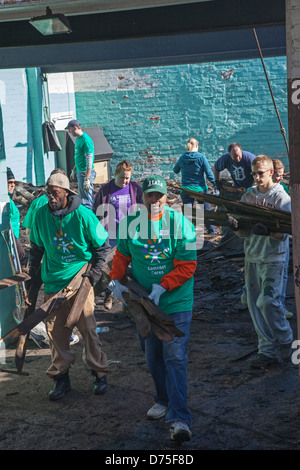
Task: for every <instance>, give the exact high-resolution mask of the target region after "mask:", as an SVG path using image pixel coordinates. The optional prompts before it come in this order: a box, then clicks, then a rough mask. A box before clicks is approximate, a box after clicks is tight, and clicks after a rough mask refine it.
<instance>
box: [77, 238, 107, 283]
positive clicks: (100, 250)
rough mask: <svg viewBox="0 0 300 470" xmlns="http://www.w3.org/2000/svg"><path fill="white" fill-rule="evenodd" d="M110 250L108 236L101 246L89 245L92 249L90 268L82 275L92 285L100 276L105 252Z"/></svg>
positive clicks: (105, 255)
mask: <svg viewBox="0 0 300 470" xmlns="http://www.w3.org/2000/svg"><path fill="white" fill-rule="evenodd" d="M109 250H110V245H109V241H108V238H107V240H106V241H105V243H104V244H103V245H102V246H98V247H93V246H92V247H91V251H92V254H93V256H92V268H91V269H90V270H89V271H87V272H86V273H84V274H82V277H85V276H86V277H88V278H89V280H90V282H91V284H92V286H94V285H95V284H96V283H97V282H98V281H99V280H100V278H101V276H102V267H103V265H104V263H105V260H106V257H107V254H108V252H109Z"/></svg>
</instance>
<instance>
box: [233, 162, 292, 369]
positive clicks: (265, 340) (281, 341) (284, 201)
mask: <svg viewBox="0 0 300 470" xmlns="http://www.w3.org/2000/svg"><path fill="white" fill-rule="evenodd" d="M273 173H274V169H273V163H272V159H271V158H270V157H268V156H266V155H259V156H258V157H256V158H255V159H254V160H253V162H252V175H253V178H254V181H255V185H254V186H253V187H252V188H251V189H250V190H249V191H247V192H246V193H245V194H244V195H243V196H242V199H241V200H242V201H243V202H247V203H250V204H256V205H259V206H266V207H272V208H275V209H281V210H284V211H289V212H290V211H291V199H290V196H289V195H288V194H287V193H286V192H285V190H284V188H283V187H282V186H281V185H280V184H279V183H274V181H273ZM228 222H229V226H230V228H231V229H232V230H234V231H236V233H237V234H238V235H239V236H241V237H245V240H244V250H245V281H246V286H247V305H248V309H249V312H250V315H251V318H252V321H253V325H254V328H255V331H256V333H257V336H258V354H257V356H256V358H255V359H253V360H252V361H250V366H251V367H252V368H263V367H265V366H269V365H272V364H275V363H277V344H278V345H279V350H280V356H281V359H282V360H283V361H284V362H289V361H290V359H291V356H292V352H293V351H292V347H291V346H292V341H293V332H292V329H291V327H290V325H289V322H288V321H287V319H286V316H285V311H284V307H283V305H282V302H281V300H280V297H281V293H282V286H283V275H284V265H285V259H286V246H287V245H286V240H287V238H288V234H283V233H278V232H271V231H270V230H269V228H268V227H266V226H265V225H264V224H262V223H257V224H255V225H254V226H253V228H252V229H249V230H245V229H240V228H239V224H238V221H237V220H236V219H234V218H233V217H230V216H229V217H228Z"/></svg>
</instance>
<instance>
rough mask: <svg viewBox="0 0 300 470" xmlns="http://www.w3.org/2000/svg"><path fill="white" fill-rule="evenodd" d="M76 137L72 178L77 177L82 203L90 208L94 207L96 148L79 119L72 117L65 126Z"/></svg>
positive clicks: (72, 179) (73, 179)
mask: <svg viewBox="0 0 300 470" xmlns="http://www.w3.org/2000/svg"><path fill="white" fill-rule="evenodd" d="M65 129H66V130H68V132H69V133H70V134H71V135H72V136H73V137H76V143H75V155H74V160H75V166H74V168H73V169H72V171H71V175H70V180H71V181H75V179H76V177H77V183H78V196H79V197H80V199H81V200H82V204H83V205H84V206H86V207H88V208H89V209H93V203H94V186H93V181H94V179H95V177H96V172H95V170H94V158H95V150H94V143H93V141H92V139H91V138H90V136H89V135H87V133H86V132H83V130H82V129H81V124H80V122H79V121H77V119H72V121H70V122H69V124H68V125H67V127H66V128H65Z"/></svg>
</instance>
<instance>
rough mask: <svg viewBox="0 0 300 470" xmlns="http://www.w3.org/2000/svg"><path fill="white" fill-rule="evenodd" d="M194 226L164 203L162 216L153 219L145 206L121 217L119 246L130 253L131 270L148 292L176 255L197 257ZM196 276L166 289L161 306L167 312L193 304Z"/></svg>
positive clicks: (182, 258) (189, 307) (189, 306)
mask: <svg viewBox="0 0 300 470" xmlns="http://www.w3.org/2000/svg"><path fill="white" fill-rule="evenodd" d="M195 242H196V237H195V229H194V226H193V225H192V224H191V223H190V222H189V221H188V220H187V219H186V218H185V217H184V216H183V215H182V214H180V213H179V212H177V211H175V210H174V209H172V208H170V207H165V210H164V214H163V216H162V218H161V219H160V220H158V221H151V220H150V219H149V218H148V213H147V210H146V208H143V209H142V210H141V211H137V212H135V213H134V214H130V215H128V216H127V217H126V218H125V219H123V220H121V222H120V226H119V233H118V245H117V247H118V250H119V251H120V253H122V254H123V255H125V256H131V267H132V273H133V275H134V277H135V279H137V281H138V282H139V283H140V284H142V286H144V287H145V288H146V289H147V290H148V291H149V293H150V292H151V289H152V284H160V280H161V278H162V277H163V276H165V275H166V274H167V273H169V272H170V271H172V270H173V269H174V259H177V260H180V261H192V260H196V259H197V256H196V244H195ZM193 286H194V278H193V277H191V278H190V279H189V280H188V281H186V282H185V284H183V285H182V286H180V287H177V288H176V289H174V290H171V291H166V292H164V293H163V294H162V295H161V297H160V301H159V307H160V308H161V309H162V310H163V311H164V312H165V313H167V314H170V313H175V312H183V311H189V310H192V308H193Z"/></svg>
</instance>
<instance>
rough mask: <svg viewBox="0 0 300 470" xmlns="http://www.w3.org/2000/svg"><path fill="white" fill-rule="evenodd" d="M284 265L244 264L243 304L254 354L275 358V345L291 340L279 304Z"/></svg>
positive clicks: (289, 331)
mask: <svg viewBox="0 0 300 470" xmlns="http://www.w3.org/2000/svg"><path fill="white" fill-rule="evenodd" d="M283 270H284V262H281V263H280V262H277V263H265V264H264V263H261V264H259V263H249V262H246V263H245V280H246V286H247V304H248V309H249V312H250V315H251V318H252V321H253V325H254V328H255V331H256V334H257V336H258V352H259V353H261V354H264V355H265V356H268V357H272V358H275V357H276V345H277V344H278V343H279V344H289V343H291V342H292V341H293V331H292V329H291V327H290V324H289V322H288V320H287V319H286V318H285V314H284V307H283V305H282V303H281V301H280V295H281V293H282V283H283Z"/></svg>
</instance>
